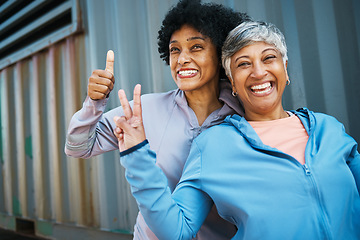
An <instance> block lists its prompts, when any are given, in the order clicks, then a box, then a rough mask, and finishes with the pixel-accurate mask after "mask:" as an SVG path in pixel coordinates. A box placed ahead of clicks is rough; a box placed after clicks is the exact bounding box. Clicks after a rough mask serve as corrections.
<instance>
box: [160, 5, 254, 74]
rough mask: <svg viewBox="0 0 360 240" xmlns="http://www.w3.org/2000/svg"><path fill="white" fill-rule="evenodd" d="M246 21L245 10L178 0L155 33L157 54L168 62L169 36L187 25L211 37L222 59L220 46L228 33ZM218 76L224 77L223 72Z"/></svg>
mask: <svg viewBox="0 0 360 240" xmlns="http://www.w3.org/2000/svg"><path fill="white" fill-rule="evenodd" d="M247 20H251V19H250V17H249V16H248V15H247V14H246V13H240V12H236V11H234V10H232V9H230V8H226V7H224V6H223V5H220V4H214V3H205V4H201V0H180V1H179V2H178V4H177V5H176V6H174V7H173V8H172V9H171V10H170V11H169V12H168V13H167V14H166V16H165V19H164V20H163V22H162V26H161V28H160V30H159V32H158V51H159V53H160V57H161V58H162V59H163V60H164V61H165V62H166V64H168V65H169V54H170V53H169V42H170V38H171V35H172V34H173V33H174V32H175V31H176V30H179V29H180V28H181V27H182V26H183V25H184V24H188V25H190V26H192V27H194V28H196V29H197V30H198V31H199V32H200V33H201V34H203V35H205V36H207V37H209V38H210V39H211V41H212V43H213V44H214V45H215V46H216V49H217V55H218V58H219V62H221V47H222V45H223V44H224V41H225V39H226V37H227V35H228V33H229V32H230V31H231V30H232V29H233V28H235V27H236V26H237V25H239V24H240V23H242V22H244V21H247ZM221 77H224V73H223V72H222V74H221Z"/></svg>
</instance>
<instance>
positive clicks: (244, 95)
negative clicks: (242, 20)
mask: <svg viewBox="0 0 360 240" xmlns="http://www.w3.org/2000/svg"><path fill="white" fill-rule="evenodd" d="M230 70H231V75H232V77H233V80H232V84H233V90H234V92H237V93H238V97H239V98H240V100H241V101H242V103H243V106H244V108H245V118H246V119H247V120H249V121H264V120H274V119H279V118H283V117H286V116H287V114H286V113H285V111H284V109H283V107H282V101H281V99H282V94H283V92H284V89H285V86H286V81H287V80H288V78H289V77H288V74H287V70H286V66H284V62H283V59H282V56H281V54H280V52H279V51H278V50H277V49H276V48H275V47H274V46H273V45H270V44H267V43H265V42H256V43H254V44H251V45H248V46H246V47H244V48H242V49H240V50H239V51H238V52H237V53H235V54H234V55H233V56H232V57H231V63H230Z"/></svg>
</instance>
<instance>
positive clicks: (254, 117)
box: [244, 107, 289, 121]
mask: <svg viewBox="0 0 360 240" xmlns="http://www.w3.org/2000/svg"><path fill="white" fill-rule="evenodd" d="M244 117H245V119H246V120H247V121H271V120H277V119H281V118H287V117H289V115H288V114H287V112H286V111H285V110H284V109H283V108H282V107H281V109H279V110H277V111H273V112H271V113H256V112H246V109H245V116H244Z"/></svg>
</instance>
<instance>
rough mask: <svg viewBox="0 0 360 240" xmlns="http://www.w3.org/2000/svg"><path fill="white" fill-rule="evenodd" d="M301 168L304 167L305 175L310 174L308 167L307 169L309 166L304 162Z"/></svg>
mask: <svg viewBox="0 0 360 240" xmlns="http://www.w3.org/2000/svg"><path fill="white" fill-rule="evenodd" d="M303 168H304V170H305V173H306V175H308V176H309V175H311V172H310V169H309V167H308V166H307V165H306V163H305V164H304V165H303Z"/></svg>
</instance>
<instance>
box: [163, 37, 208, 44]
mask: <svg viewBox="0 0 360 240" xmlns="http://www.w3.org/2000/svg"><path fill="white" fill-rule="evenodd" d="M196 39H200V40H203V41H205V38H203V37H191V38H188V39H186V41H188V42H189V41H192V40H196ZM175 42H177V40H173V41H170V42H169V45H170V44H172V43H175Z"/></svg>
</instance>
